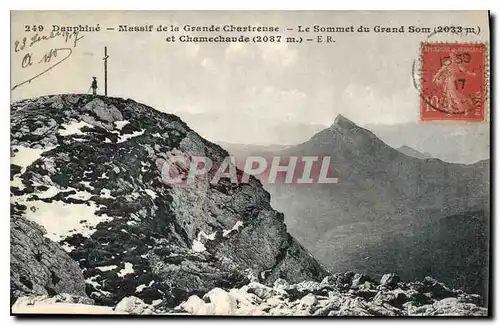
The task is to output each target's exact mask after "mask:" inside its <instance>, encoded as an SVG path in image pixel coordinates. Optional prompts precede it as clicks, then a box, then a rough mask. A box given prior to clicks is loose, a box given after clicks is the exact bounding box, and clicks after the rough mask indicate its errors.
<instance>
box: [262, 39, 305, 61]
mask: <svg viewBox="0 0 500 326" xmlns="http://www.w3.org/2000/svg"><path fill="white" fill-rule="evenodd" d="M260 49H261V54H260V56H261V58H262V60H263V61H264V62H266V63H269V64H271V65H274V66H277V67H288V66H291V65H293V64H294V63H295V62H296V61H297V56H298V55H297V51H296V50H294V49H291V48H290V47H289V45H288V43H261V44H260Z"/></svg>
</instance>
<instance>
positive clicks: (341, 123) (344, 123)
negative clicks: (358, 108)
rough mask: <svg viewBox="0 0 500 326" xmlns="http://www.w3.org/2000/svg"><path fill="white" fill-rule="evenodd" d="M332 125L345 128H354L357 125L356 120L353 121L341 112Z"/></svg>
mask: <svg viewBox="0 0 500 326" xmlns="http://www.w3.org/2000/svg"><path fill="white" fill-rule="evenodd" d="M332 127H340V128H343V129H352V128H356V127H357V125H356V124H355V123H354V122H352V121H351V120H349V119H347V118H346V117H344V116H343V115H342V114H339V115H337V117H336V118H335V122H334V123H333V125H332Z"/></svg>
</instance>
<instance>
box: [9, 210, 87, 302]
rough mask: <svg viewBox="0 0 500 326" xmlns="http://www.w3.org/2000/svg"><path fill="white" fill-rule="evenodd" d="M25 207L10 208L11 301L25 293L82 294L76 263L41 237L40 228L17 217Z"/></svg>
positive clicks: (83, 285)
mask: <svg viewBox="0 0 500 326" xmlns="http://www.w3.org/2000/svg"><path fill="white" fill-rule="evenodd" d="M25 209H26V206H24V207H23V206H20V205H13V206H12V207H11V214H12V216H11V220H10V245H11V249H10V252H11V256H10V257H11V258H10V264H11V270H10V291H11V304H13V303H14V301H15V300H16V299H17V298H19V297H21V296H26V295H54V294H56V293H69V294H75V295H79V296H84V297H86V295H85V280H84V279H83V276H82V272H81V270H80V268H79V266H78V264H77V263H76V262H75V261H73V260H72V259H71V258H70V257H69V256H68V254H67V253H66V252H64V250H63V249H61V247H60V246H59V245H58V244H56V243H54V242H53V241H51V240H50V239H47V238H46V237H44V236H43V235H44V233H45V230H43V228H42V227H40V226H39V225H37V224H36V223H34V222H31V221H28V220H26V219H25V218H24V217H22V216H21V215H22V211H23V210H25ZM91 301H92V300H91Z"/></svg>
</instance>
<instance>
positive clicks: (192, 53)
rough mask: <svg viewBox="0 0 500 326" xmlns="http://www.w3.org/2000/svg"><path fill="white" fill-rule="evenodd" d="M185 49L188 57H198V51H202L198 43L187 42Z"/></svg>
mask: <svg viewBox="0 0 500 326" xmlns="http://www.w3.org/2000/svg"><path fill="white" fill-rule="evenodd" d="M185 49H186V50H185V51H186V55H187V56H188V57H196V56H197V55H198V52H200V45H199V44H196V43H186V44H185Z"/></svg>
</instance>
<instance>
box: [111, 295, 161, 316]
mask: <svg viewBox="0 0 500 326" xmlns="http://www.w3.org/2000/svg"><path fill="white" fill-rule="evenodd" d="M115 311H116V312H117V313H120V314H131V315H151V314H152V313H153V308H152V307H151V306H150V305H147V304H146V303H145V302H144V301H142V300H141V299H139V298H136V297H126V298H123V299H122V300H121V301H120V302H119V303H118V304H117V305H116V307H115Z"/></svg>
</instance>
